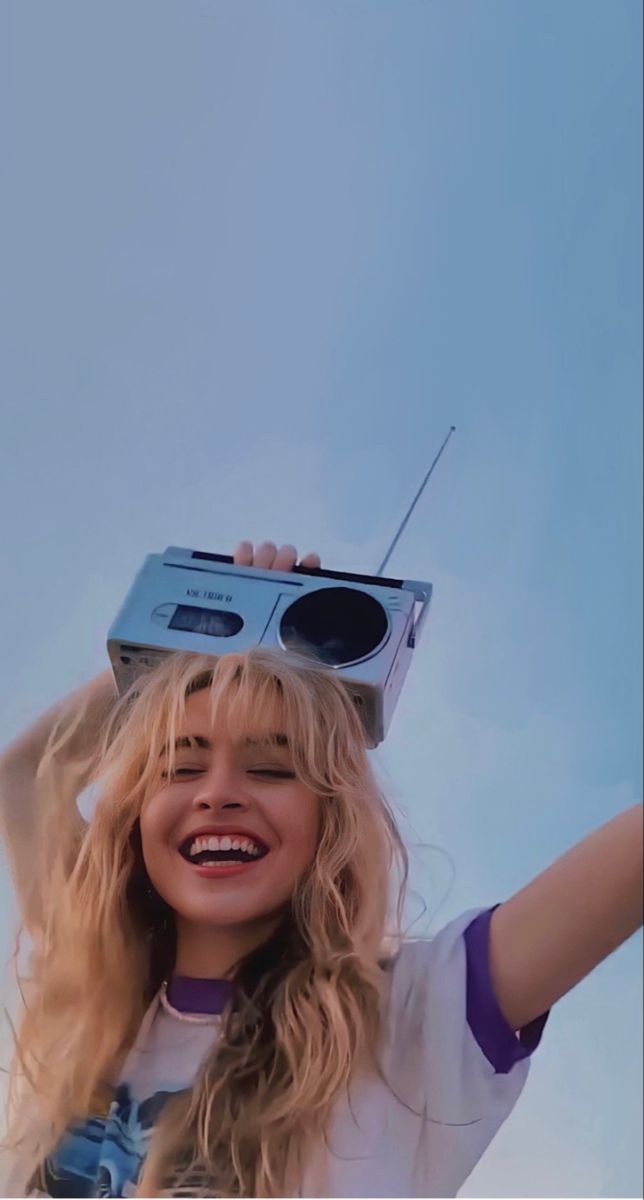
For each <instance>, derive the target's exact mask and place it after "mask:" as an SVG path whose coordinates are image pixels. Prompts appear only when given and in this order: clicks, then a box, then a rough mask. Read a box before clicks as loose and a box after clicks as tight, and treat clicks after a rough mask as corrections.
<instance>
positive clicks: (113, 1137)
mask: <svg viewBox="0 0 644 1200" xmlns="http://www.w3.org/2000/svg"><path fill="white" fill-rule="evenodd" d="M177 1094H178V1093H177V1092H172V1091H159V1092H155V1093H154V1094H153V1095H152V1096H148V1097H147V1099H145V1100H142V1101H139V1100H135V1099H134V1098H133V1097H132V1095H131V1093H130V1089H129V1086H128V1084H126V1083H122V1084H120V1085H119V1086H118V1087H117V1088H116V1089H115V1092H114V1099H113V1101H112V1103H111V1104H110V1106H109V1109H108V1111H107V1114H106V1115H105V1116H101V1115H92V1116H90V1117H88V1118H87V1120H85V1121H83V1122H79V1123H77V1124H76V1125H72V1126H71V1127H70V1129H69V1130H68V1132H67V1133H66V1134H65V1137H64V1138H63V1139H62V1141H61V1142H59V1144H58V1146H57V1147H56V1150H55V1151H54V1152H53V1153H52V1154H51V1155H50V1156H49V1157H48V1158H47V1159H46V1160H45V1162H44V1164H43V1166H42V1167H41V1168H40V1170H39V1172H38V1176H37V1178H35V1179H34V1181H33V1183H34V1185H35V1186H36V1187H37V1188H38V1189H41V1190H42V1191H43V1192H44V1194H45V1195H47V1196H59V1197H70V1198H71V1197H77V1196H79V1197H80V1196H133V1195H134V1193H135V1190H136V1185H137V1182H138V1179H139V1174H140V1172H141V1166H142V1164H143V1160H144V1159H145V1156H146V1154H147V1152H148V1145H149V1141H150V1136H151V1133H152V1129H153V1127H154V1125H155V1124H156V1122H157V1121H158V1119H159V1115H160V1113H161V1110H162V1109H163V1107H164V1105H165V1104H166V1102H167V1100H168V1099H169V1098H170V1096H176V1095H177Z"/></svg>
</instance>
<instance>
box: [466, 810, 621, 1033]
mask: <svg viewBox="0 0 644 1200" xmlns="http://www.w3.org/2000/svg"><path fill="white" fill-rule="evenodd" d="M643 812H644V810H643V808H642V805H641V804H635V805H634V806H633V807H632V808H628V809H626V810H625V811H624V812H622V813H620V814H619V816H617V817H614V818H613V819H612V820H611V821H608V822H607V824H606V825H602V826H601V827H600V828H599V829H596V830H594V832H593V833H591V834H589V836H588V837H586V838H584V839H583V841H581V842H578V844H577V845H576V846H573V847H572V849H571V850H568V851H567V853H566V854H564V855H562V857H561V858H558V859H557V860H556V861H555V862H554V863H553V864H552V866H551V867H548V869H547V870H546V871H543V872H542V874H540V875H537V877H536V879H533V880H532V882H531V883H529V884H528V885H527V887H524V888H522V889H521V891H519V892H517V893H516V895H514V896H512V897H511V898H510V899H509V900H506V901H505V903H504V904H500V905H499V907H498V908H497V909H495V911H494V912H493V913H492V917H491V921H490V972H491V976H492V982H493V985H494V990H495V993H496V998H497V1001H498V1003H499V1007H500V1009H501V1011H502V1013H503V1015H504V1016H505V1018H506V1020H507V1022H508V1024H509V1025H510V1026H511V1027H512V1028H513V1029H514V1030H519V1029H522V1028H523V1026H524V1025H527V1024H529V1022H530V1021H532V1020H533V1019H534V1018H535V1017H538V1016H540V1015H541V1014H542V1013H544V1012H546V1011H547V1009H549V1008H550V1007H551V1006H552V1005H553V1004H554V1003H555V1001H556V1000H559V999H560V998H561V997H562V996H565V994H566V992H569V991H570V989H571V988H573V987H574V986H575V984H577V983H579V982H580V981H581V980H582V979H584V978H585V976H586V975H588V974H589V973H590V972H591V971H592V970H593V968H594V967H596V966H598V964H599V963H600V962H603V960H604V959H605V958H606V957H607V956H608V955H609V954H612V952H613V951H614V950H616V949H617V948H618V946H621V945H622V942H625V941H626V940H627V938H629V937H631V936H632V934H634V933H635V932H636V930H638V929H639V928H640V926H641V925H642V919H643V896H642V891H643V878H642V847H643V844H644V823H643V819H642V818H643Z"/></svg>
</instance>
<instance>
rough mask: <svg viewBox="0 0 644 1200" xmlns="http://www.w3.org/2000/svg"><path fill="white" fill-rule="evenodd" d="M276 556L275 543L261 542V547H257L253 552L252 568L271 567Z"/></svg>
mask: <svg viewBox="0 0 644 1200" xmlns="http://www.w3.org/2000/svg"><path fill="white" fill-rule="evenodd" d="M276 554H277V546H276V545H275V542H262V544H261V546H258V547H257V549H256V551H255V558H254V561H253V566H255V567H262V568H264V569H266V568H267V567H269V568H270V567H272V565H273V563H274V561H275V555H276Z"/></svg>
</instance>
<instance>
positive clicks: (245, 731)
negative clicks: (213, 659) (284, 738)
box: [177, 688, 287, 744]
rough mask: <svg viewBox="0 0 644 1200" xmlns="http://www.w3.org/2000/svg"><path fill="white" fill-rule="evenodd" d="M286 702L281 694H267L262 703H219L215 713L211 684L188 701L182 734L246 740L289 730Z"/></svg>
mask: <svg viewBox="0 0 644 1200" xmlns="http://www.w3.org/2000/svg"><path fill="white" fill-rule="evenodd" d="M282 708H283V706H282V704H281V703H280V701H279V698H278V697H277V696H275V697H272V698H268V697H263V698H262V703H261V705H258V704H249V703H248V700H247V699H246V702H244V701H242V702H241V703H235V702H234V700H233V702H232V703H225V702H224V703H223V704H221V703H219V704H218V705H217V707H216V712H215V713H214V714H213V710H212V699H211V693H210V689H209V688H203V689H202V690H201V691H198V692H194V693H193V694H192V695H191V696H188V698H187V700H186V702H185V714H186V715H185V721H182V722H180V728H179V729H178V730H177V732H178V734H181V735H183V734H185V733H187V734H190V735H191V736H193V737H194V736H197V735H198V736H200V737H203V738H208V739H213V738H214V737H215V736H216V738H217V741H219V742H221V741H230V742H235V743H240V744H245V743H247V742H250V741H257V740H260V739H263V738H265V737H266V736H267V735H272V734H275V733H278V732H279V733H283V734H284V735H286V734H287V730H286V729H285V728H284V721H283V712H282Z"/></svg>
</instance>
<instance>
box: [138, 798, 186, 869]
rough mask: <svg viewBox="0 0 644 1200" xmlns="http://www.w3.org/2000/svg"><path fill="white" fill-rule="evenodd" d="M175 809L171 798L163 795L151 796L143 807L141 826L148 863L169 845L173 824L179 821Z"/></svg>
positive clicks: (144, 855) (145, 856)
mask: <svg viewBox="0 0 644 1200" xmlns="http://www.w3.org/2000/svg"><path fill="white" fill-rule="evenodd" d="M174 808H175V806H173V805H172V803H171V802H170V799H169V797H167V796H163V795H158V796H151V797H150V799H149V800H147V801H146V802H145V804H144V805H143V808H142V809H141V815H140V817H139V824H140V828H141V844H142V847H143V858H144V860H145V861H146V863H147V861H148V859H149V858H154V856H155V854H156V853H158V851H159V850H160V849H161V848H162V847H163V845H164V843H167V840H168V837H169V835H170V831H171V829H172V823H173V821H175V820H176V819H177V818H176V814H175V812H174Z"/></svg>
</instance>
